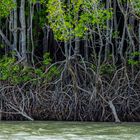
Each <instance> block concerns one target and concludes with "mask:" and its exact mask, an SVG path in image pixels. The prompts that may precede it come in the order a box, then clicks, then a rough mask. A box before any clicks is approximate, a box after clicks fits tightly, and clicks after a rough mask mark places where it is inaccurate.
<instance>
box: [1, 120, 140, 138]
mask: <svg viewBox="0 0 140 140" xmlns="http://www.w3.org/2000/svg"><path fill="white" fill-rule="evenodd" d="M139 132H140V124H139V123H126V124H125V123H124V124H114V123H91V122H88V123H85V122H1V123H0V140H140V133H139Z"/></svg>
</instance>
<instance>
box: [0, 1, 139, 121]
mask: <svg viewBox="0 0 140 140" xmlns="http://www.w3.org/2000/svg"><path fill="white" fill-rule="evenodd" d="M139 100H140V1H139V0H104V1H99V0H67V1H66V0H1V1H0V119H5V120H8V119H9V120H11V119H13V120H14V119H18V120H20V119H21V120H23V119H28V120H33V119H50V120H53V119H55V120H81V121H85V120H90V121H114V120H115V121H116V122H120V121H139V120H140V117H139V113H140V107H139Z"/></svg>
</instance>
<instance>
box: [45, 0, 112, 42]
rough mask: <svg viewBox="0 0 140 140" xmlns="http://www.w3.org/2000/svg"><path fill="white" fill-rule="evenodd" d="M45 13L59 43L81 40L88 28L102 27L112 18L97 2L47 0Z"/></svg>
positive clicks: (108, 11)
mask: <svg viewBox="0 0 140 140" xmlns="http://www.w3.org/2000/svg"><path fill="white" fill-rule="evenodd" d="M47 12H48V14H49V15H48V21H49V24H50V26H51V28H52V29H53V31H54V35H55V38H56V39H57V40H61V41H68V40H70V39H73V38H75V37H80V38H82V37H84V36H85V34H86V32H88V28H89V27H90V26H94V25H96V24H99V25H104V22H105V21H106V20H108V19H110V18H111V16H112V14H111V13H112V12H111V10H109V9H104V8H103V6H102V5H100V3H99V1H98V0H77V1H75V0H70V1H69V3H66V2H63V1H62V0H49V1H48V4H47Z"/></svg>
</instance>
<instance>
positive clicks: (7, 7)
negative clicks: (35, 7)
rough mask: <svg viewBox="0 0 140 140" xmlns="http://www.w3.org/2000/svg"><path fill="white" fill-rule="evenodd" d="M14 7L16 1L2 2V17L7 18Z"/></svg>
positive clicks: (0, 4)
mask: <svg viewBox="0 0 140 140" xmlns="http://www.w3.org/2000/svg"><path fill="white" fill-rule="evenodd" d="M14 7H15V3H14V0H0V17H5V16H7V15H8V14H9V13H10V11H11V10H12V9H13V8H14Z"/></svg>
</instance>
